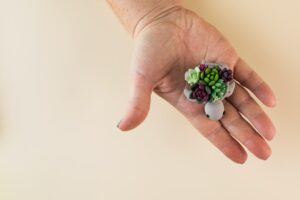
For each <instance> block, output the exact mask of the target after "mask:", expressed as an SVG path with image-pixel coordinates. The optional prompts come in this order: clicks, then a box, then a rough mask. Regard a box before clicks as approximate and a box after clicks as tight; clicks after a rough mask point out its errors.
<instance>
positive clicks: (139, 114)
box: [118, 73, 153, 131]
mask: <svg viewBox="0 0 300 200" xmlns="http://www.w3.org/2000/svg"><path fill="white" fill-rule="evenodd" d="M152 89H153V87H152V84H151V83H150V82H149V81H147V80H146V79H145V78H144V77H143V76H142V75H140V74H139V73H135V74H134V79H133V84H132V86H131V95H130V98H129V102H128V106H127V110H126V112H125V115H124V117H123V118H122V120H121V121H120V123H119V125H118V128H119V129H120V130H122V131H129V130H131V129H133V128H135V127H137V126H138V125H139V124H140V123H142V122H143V121H144V120H145V118H146V116H147V114H148V112H149V108H150V101H151V93H152Z"/></svg>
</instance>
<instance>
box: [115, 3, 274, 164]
mask: <svg viewBox="0 0 300 200" xmlns="http://www.w3.org/2000/svg"><path fill="white" fill-rule="evenodd" d="M134 41H135V47H134V52H133V58H132V78H133V84H132V87H131V88H132V90H131V96H130V100H129V104H128V108H127V111H126V113H125V116H124V117H123V118H122V120H121V122H120V123H119V125H118V127H119V129H120V130H122V131H128V130H131V129H133V128H135V127H136V126H138V125H139V124H140V123H142V122H143V120H144V119H145V118H146V116H147V113H148V111H149V108H150V99H151V93H152V92H153V91H154V92H155V93H156V94H158V95H159V96H160V97H162V98H163V99H165V100H166V101H167V102H169V103H170V104H171V105H172V106H174V107H175V108H176V109H177V110H178V111H179V112H180V113H182V114H183V115H184V116H185V117H186V118H187V119H188V120H189V121H190V123H191V124H192V125H193V126H194V127H195V128H196V129H197V130H198V131H199V132H200V133H202V135H203V136H204V137H206V138H207V139H208V140H209V141H210V142H212V143H213V144H214V145H215V146H216V147H217V148H218V149H219V150H221V151H222V152H223V153H224V154H225V155H226V156H227V157H228V158H230V159H231V160H233V161H235V162H237V163H244V162H245V161H246V159H247V153H246V151H245V149H244V148H247V149H248V150H249V151H250V152H252V153H253V154H254V155H255V156H257V157H258V158H260V159H264V160H265V159H267V158H268V157H269V156H270V155H271V149H270V147H269V145H268V144H267V142H266V140H271V139H272V138H273V137H274V135H275V127H274V125H273V124H272V121H271V120H270V118H269V117H268V116H267V115H266V113H265V112H264V111H263V110H262V108H261V107H260V106H259V105H258V103H257V102H256V101H255V100H254V99H253V98H252V97H251V96H250V94H249V92H248V91H247V90H246V89H245V88H248V89H249V90H250V91H251V92H252V93H253V94H255V95H256V96H257V98H258V99H259V100H260V101H262V102H263V103H264V104H265V105H267V106H269V107H274V106H275V104H276V100H275V96H274V94H273V92H272V91H271V89H270V87H269V86H268V85H267V84H266V83H265V82H264V81H263V80H262V79H261V78H260V77H259V76H258V74H257V73H256V72H255V71H253V69H251V68H250V67H249V66H248V65H247V64H246V63H245V62H244V61H243V60H242V59H241V58H240V57H239V55H238V54H237V53H236V52H235V50H234V48H233V47H232V46H231V44H230V43H229V42H228V41H227V40H226V39H225V38H224V36H222V34H221V33H220V32H219V31H218V30H216V29H215V28H214V27H213V26H212V25H210V24H208V23H207V22H205V21H204V20H203V19H201V18H200V17H199V16H197V15H196V14H195V13H193V12H191V11H189V10H187V9H184V8H182V7H180V6H174V7H171V8H170V9H167V10H164V11H163V12H161V13H160V14H159V15H156V16H155V17H153V18H151V19H146V18H144V19H143V20H142V22H140V23H139V24H138V26H137V27H136V29H135V32H134ZM202 60H205V61H207V62H214V63H226V64H227V65H228V66H229V67H230V68H231V69H232V70H233V71H234V79H235V80H236V81H237V84H236V89H235V91H234V93H233V95H232V96H231V97H230V98H228V99H226V100H224V104H225V110H226V114H225V115H224V116H223V118H222V119H221V120H220V121H213V120H210V119H208V118H207V117H206V116H205V114H204V106H203V105H201V104H196V103H192V102H190V101H188V100H187V99H186V97H185V96H184V95H183V90H184V87H185V85H186V82H185V80H184V73H185V71H186V70H187V69H188V68H191V67H194V66H196V65H197V64H200V62H201V61H202ZM242 115H244V117H245V118H246V119H244V117H242ZM247 120H249V122H248V121H247Z"/></svg>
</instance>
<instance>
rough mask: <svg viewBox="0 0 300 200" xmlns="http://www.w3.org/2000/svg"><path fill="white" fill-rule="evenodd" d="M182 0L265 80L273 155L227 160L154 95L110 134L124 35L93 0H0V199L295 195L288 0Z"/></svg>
mask: <svg viewBox="0 0 300 200" xmlns="http://www.w3.org/2000/svg"><path fill="white" fill-rule="evenodd" d="M186 4H187V6H188V7H190V8H191V9H193V10H195V11H196V12H198V13H199V14H201V15H202V16H203V17H204V18H206V19H207V20H208V21H209V22H211V23H212V24H214V25H215V26H216V27H218V28H219V29H220V30H221V31H222V32H223V33H224V34H225V35H226V36H227V37H228V38H229V40H230V41H232V43H233V44H234V46H235V47H236V49H237V50H238V51H239V52H240V54H241V55H242V56H243V57H244V58H245V59H246V60H247V61H248V62H249V63H251V64H252V65H253V67H254V68H255V69H256V70H257V71H258V73H260V74H261V75H262V76H263V77H264V78H265V79H266V80H267V81H268V82H269V83H270V84H272V85H273V88H274V91H275V92H276V94H277V97H278V106H277V108H276V109H274V110H271V109H267V108H266V111H267V112H268V113H269V114H270V115H271V117H272V118H273V120H274V122H275V124H276V126H277V129H278V135H277V138H276V139H275V140H274V141H273V142H272V143H271V146H272V148H273V156H272V157H271V158H270V159H269V160H268V161H266V162H264V161H260V160H257V159H255V158H254V157H253V156H252V155H251V156H250V157H249V160H248V162H247V163H246V164H245V165H236V164H233V163H232V162H231V161H229V160H227V159H226V158H225V157H224V156H223V155H222V154H221V153H219V152H218V151H217V150H216V149H215V148H214V147H213V146H212V145H210V144H209V142H207V141H206V140H205V139H204V138H203V137H202V136H201V135H200V134H198V133H197V132H196V131H195V130H194V129H193V128H192V127H191V126H190V125H189V123H188V122H187V121H186V120H185V119H184V118H183V117H181V116H180V114H179V113H178V112H176V111H175V110H173V108H172V107H170V106H169V105H167V103H165V102H164V101H163V100H161V99H159V98H158V97H157V96H155V95H153V101H152V109H151V112H150V114H149V117H148V118H147V120H146V121H145V123H144V124H143V125H141V126H140V127H139V128H137V129H135V130H134V131H132V133H130V134H123V133H121V132H119V131H118V130H117V128H116V124H117V122H118V121H119V119H120V117H121V116H122V113H123V111H124V109H125V106H126V104H127V97H128V88H129V77H128V68H129V66H128V65H129V63H130V52H131V50H132V40H131V38H130V37H129V35H128V34H127V33H126V32H125V31H124V30H123V28H122V27H121V26H120V25H119V23H118V21H117V19H116V18H115V16H114V15H113V13H112V12H111V10H110V9H109V7H108V6H107V5H106V4H105V2H104V1H101V0H9V1H8V0H0V106H1V107H0V117H1V119H0V199H1V200H67V199H70V200H71V199H72V200H82V199H88V200H99V199H103V200H119V199H125V200H141V199H142V200H153V199H159V200H160V199H161V200H165V199H172V200H181V199H189V200H193V199H195V200H196V199H244V200H253V199H272V200H275V199H276V200H277V199H278V200H279V199H280V200H281V199H286V198H287V199H300V194H299V185H300V143H299V139H300V136H299V131H298V126H299V119H298V114H299V112H300V109H299V104H298V102H299V101H300V95H299V84H300V83H299V74H300V66H299V58H300V55H299V53H300V39H299V35H300V23H299V19H300V12H299V9H298V8H299V6H300V3H299V1H296V0H285V1H276V0H272V1H271V0H266V1H258V0H256V1H253V0H243V1H238V0H226V1H219V0H201V1H200V0H199V1H191V0H190V1H186Z"/></svg>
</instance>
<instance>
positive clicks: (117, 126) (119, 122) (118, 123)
mask: <svg viewBox="0 0 300 200" xmlns="http://www.w3.org/2000/svg"><path fill="white" fill-rule="evenodd" d="M121 121H122V120H120V121H119V123H118V124H117V128H120V127H119V126H120V124H121Z"/></svg>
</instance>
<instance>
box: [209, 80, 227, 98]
mask: <svg viewBox="0 0 300 200" xmlns="http://www.w3.org/2000/svg"><path fill="white" fill-rule="evenodd" d="M226 91H227V84H226V83H225V82H224V81H223V79H219V80H218V81H217V82H216V83H215V84H214V85H213V86H212V92H211V96H210V101H211V102H215V101H217V100H221V99H223V97H224V96H225V94H226Z"/></svg>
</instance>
